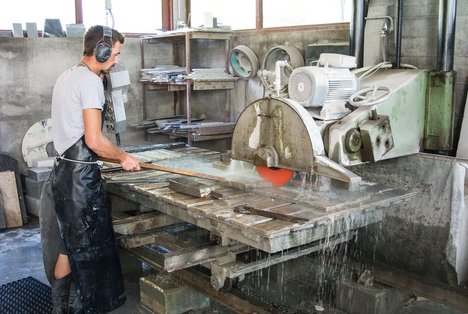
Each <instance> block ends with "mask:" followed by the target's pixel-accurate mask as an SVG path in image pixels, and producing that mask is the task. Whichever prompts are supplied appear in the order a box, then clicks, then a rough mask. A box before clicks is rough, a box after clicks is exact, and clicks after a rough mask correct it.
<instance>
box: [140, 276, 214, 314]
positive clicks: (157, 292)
mask: <svg viewBox="0 0 468 314" xmlns="http://www.w3.org/2000/svg"><path fill="white" fill-rule="evenodd" d="M140 302H141V303H142V304H143V305H144V306H145V307H147V308H148V309H150V310H151V311H153V312H155V313H164V314H179V313H184V312H187V311H190V310H193V311H195V310H200V309H203V308H206V307H208V306H210V299H209V298H208V297H207V296H205V295H203V294H201V293H199V292H198V291H196V290H194V289H193V288H191V287H189V286H187V285H185V284H183V283H180V282H178V281H177V280H175V278H174V277H173V276H172V275H170V274H158V275H154V274H151V275H148V276H145V277H141V278H140Z"/></svg>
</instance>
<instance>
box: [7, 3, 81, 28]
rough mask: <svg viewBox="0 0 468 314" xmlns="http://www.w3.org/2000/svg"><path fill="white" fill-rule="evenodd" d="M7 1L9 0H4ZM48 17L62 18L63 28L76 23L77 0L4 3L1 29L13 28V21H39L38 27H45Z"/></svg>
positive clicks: (24, 22)
mask: <svg viewBox="0 0 468 314" xmlns="http://www.w3.org/2000/svg"><path fill="white" fill-rule="evenodd" d="M4 2H7V1H4ZM46 18H51V19H60V22H61V23H62V29H63V30H65V27H66V26H65V25H66V24H74V23H75V0H41V1H37V0H15V1H8V4H7V3H2V9H1V10H0V29H12V28H13V23H21V24H23V29H26V23H37V29H38V30H43V29H44V22H45V19H46Z"/></svg>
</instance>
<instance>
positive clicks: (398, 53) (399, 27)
mask: <svg viewBox="0 0 468 314" xmlns="http://www.w3.org/2000/svg"><path fill="white" fill-rule="evenodd" d="M397 18H398V21H397V27H396V47H395V48H396V53H395V55H396V59H395V68H397V69H399V68H400V65H401V35H402V33H403V0H398V15H397Z"/></svg>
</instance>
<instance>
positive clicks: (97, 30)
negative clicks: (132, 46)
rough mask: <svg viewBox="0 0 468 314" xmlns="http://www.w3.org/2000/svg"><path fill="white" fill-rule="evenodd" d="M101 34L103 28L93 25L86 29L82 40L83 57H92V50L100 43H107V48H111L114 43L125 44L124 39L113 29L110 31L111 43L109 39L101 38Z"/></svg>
mask: <svg viewBox="0 0 468 314" xmlns="http://www.w3.org/2000/svg"><path fill="white" fill-rule="evenodd" d="M103 34H104V26H101V25H95V26H91V27H90V28H89V29H88V31H87V32H86V34H85V36H84V40H83V55H84V56H88V57H89V56H92V55H93V54H94V49H95V48H96V45H97V44H98V43H99V42H100V41H102V42H105V43H107V44H108V45H109V46H111V45H112V46H113V45H114V44H115V43H116V42H120V43H121V44H123V43H124V42H125V37H124V36H123V35H122V34H121V33H119V32H118V31H116V30H115V29H112V42H111V41H110V38H108V37H103Z"/></svg>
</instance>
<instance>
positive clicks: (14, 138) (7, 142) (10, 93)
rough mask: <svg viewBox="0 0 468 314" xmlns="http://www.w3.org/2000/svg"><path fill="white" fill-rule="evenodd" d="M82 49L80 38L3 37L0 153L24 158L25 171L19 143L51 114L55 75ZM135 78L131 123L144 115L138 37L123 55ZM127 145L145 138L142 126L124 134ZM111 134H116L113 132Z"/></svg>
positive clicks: (76, 59) (73, 61)
mask: <svg viewBox="0 0 468 314" xmlns="http://www.w3.org/2000/svg"><path fill="white" fill-rule="evenodd" d="M81 54H82V40H81V39H78V38H0V74H1V77H2V80H1V81H0V90H1V93H0V140H1V142H0V153H3V154H7V155H10V156H11V157H14V158H15V159H17V160H18V161H20V169H21V171H22V172H25V171H26V164H25V163H24V162H23V158H22V153H21V144H22V141H23V137H24V135H25V134H26V132H27V130H28V129H29V128H30V127H31V126H32V125H33V124H34V123H36V122H38V121H40V120H43V119H47V118H50V109H51V108H50V106H51V99H52V90H53V87H54V84H55V81H56V79H57V77H58V76H59V75H60V74H61V73H62V72H63V71H65V70H66V69H67V68H69V67H71V66H73V65H75V64H77V63H78V62H79V60H80V58H81ZM120 60H121V63H123V64H124V65H125V66H126V67H127V68H128V69H129V72H130V80H131V82H132V83H133V84H132V86H131V88H130V89H129V94H128V96H129V97H128V98H129V102H128V103H127V106H126V113H127V120H128V123H134V122H136V121H140V120H141V119H142V111H141V87H140V85H139V84H138V83H137V82H138V76H139V71H138V70H139V68H140V48H139V40H132V39H129V40H127V44H126V45H125V46H124V49H123V51H122V55H121V58H120ZM121 137H122V138H121V140H122V144H123V145H133V144H138V143H139V142H142V139H143V141H144V135H143V131H140V130H135V129H133V130H132V131H131V132H125V133H123V134H122V136H121ZM109 138H111V139H112V140H113V139H114V137H113V135H109Z"/></svg>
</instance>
